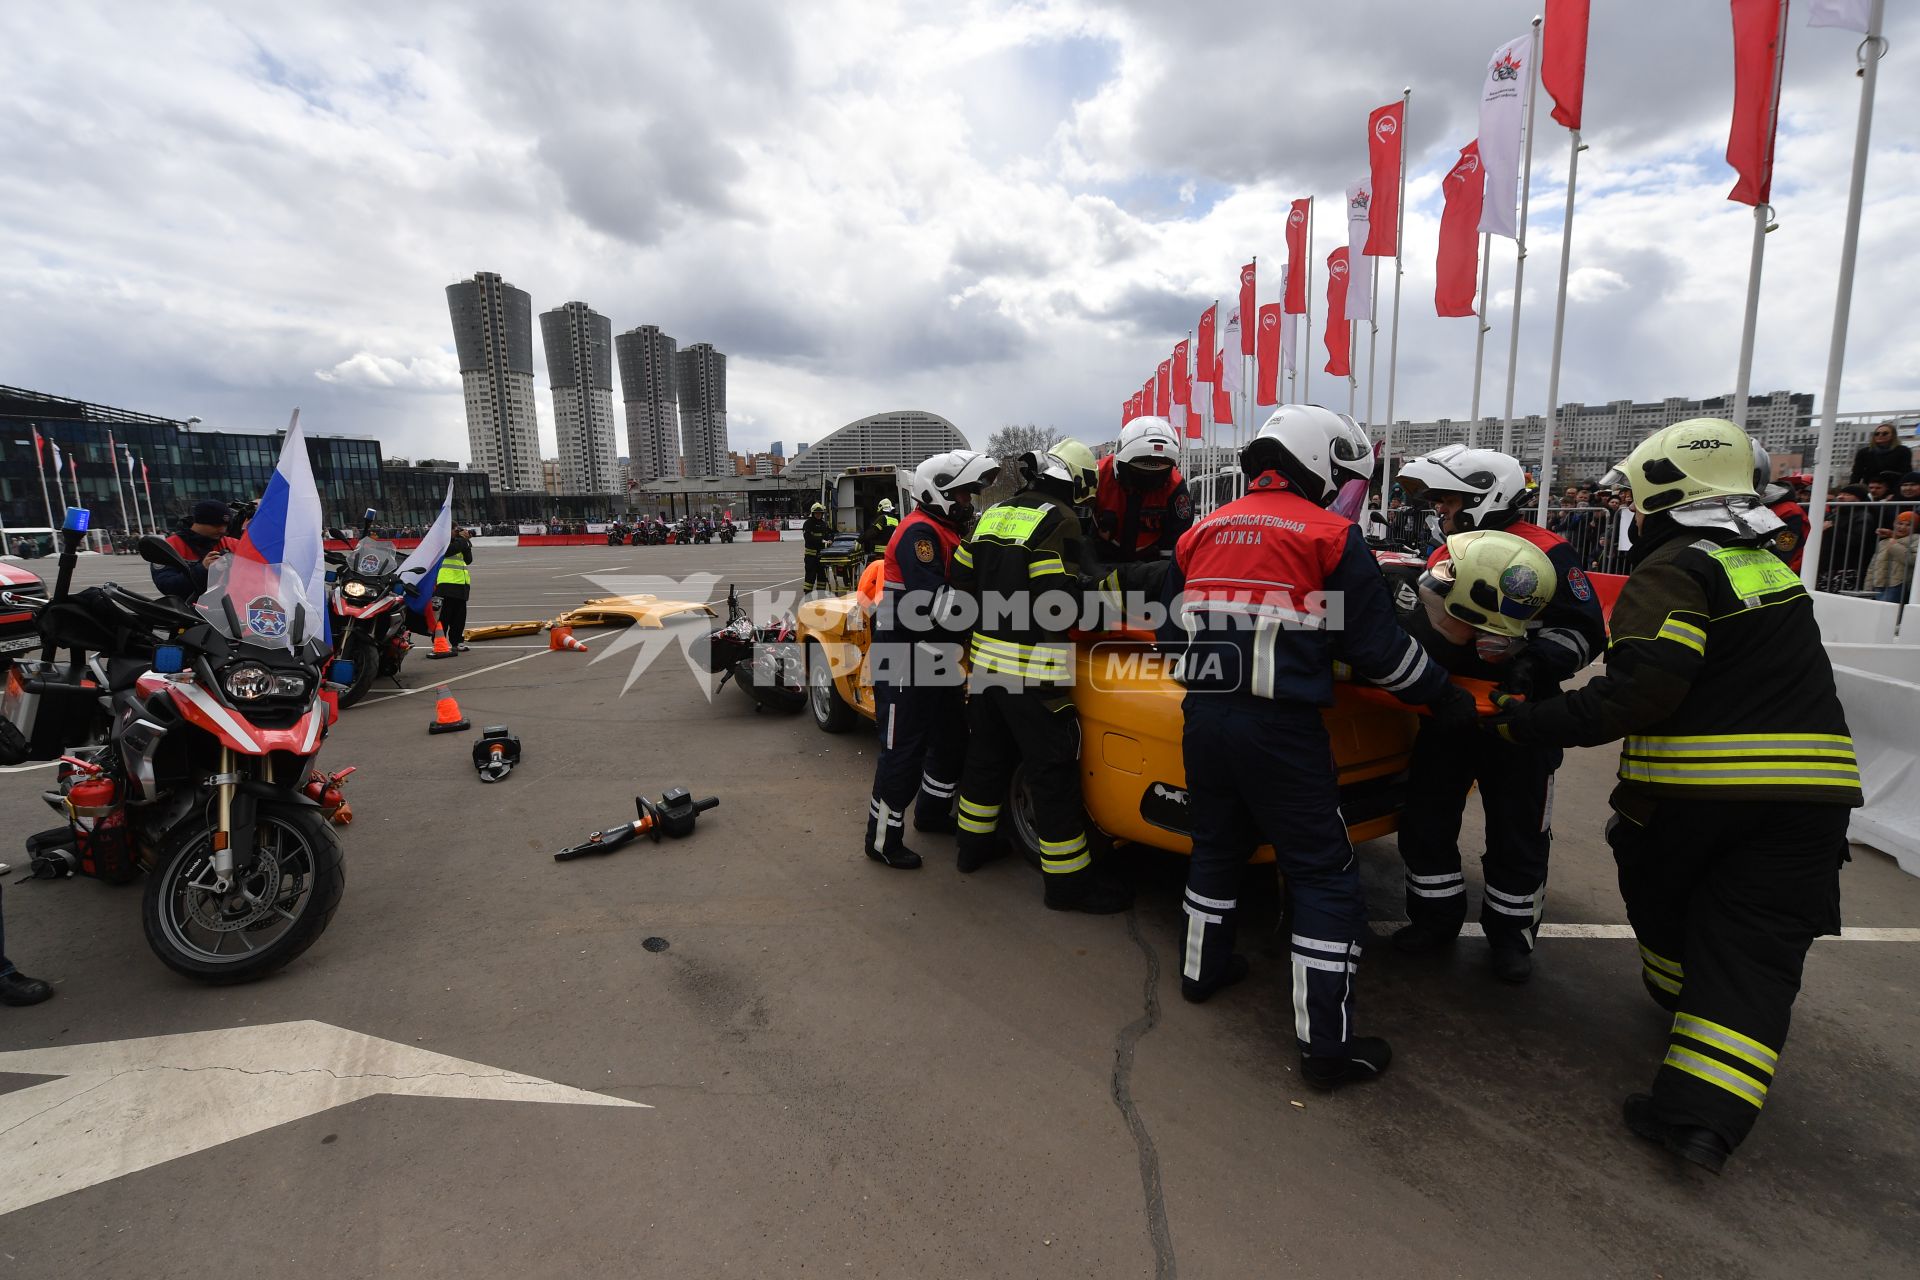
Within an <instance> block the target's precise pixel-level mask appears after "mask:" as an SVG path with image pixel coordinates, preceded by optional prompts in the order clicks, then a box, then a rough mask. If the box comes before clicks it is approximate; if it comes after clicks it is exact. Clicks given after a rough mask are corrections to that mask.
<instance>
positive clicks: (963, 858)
mask: <svg viewBox="0 0 1920 1280" xmlns="http://www.w3.org/2000/svg"><path fill="white" fill-rule="evenodd" d="M958 844H959V846H960V850H959V854H958V856H957V857H955V859H954V866H956V867H958V868H959V869H960V872H961V874H962V875H967V874H971V873H972V872H975V871H978V870H979V869H980V868H982V867H984V866H986V865H987V864H988V863H989V862H995V861H997V860H999V859H1000V858H1002V857H1005V856H1006V852H1007V842H1006V840H1005V839H1003V838H1002V837H1000V836H997V835H994V836H972V835H968V834H967V833H966V832H964V831H963V832H961V833H960V839H959V841H958Z"/></svg>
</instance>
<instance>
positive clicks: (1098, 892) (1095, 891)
mask: <svg viewBox="0 0 1920 1280" xmlns="http://www.w3.org/2000/svg"><path fill="white" fill-rule="evenodd" d="M1040 878H1041V879H1042V880H1044V881H1046V882H1047V897H1046V901H1047V910H1049V911H1084V912H1086V913H1087V914H1088V915H1090V916H1110V915H1114V914H1116V913H1118V912H1121V911H1125V910H1126V909H1127V908H1128V907H1131V906H1132V905H1133V890H1132V889H1130V888H1129V887H1127V886H1126V885H1124V884H1121V883H1120V882H1119V881H1118V880H1114V879H1111V878H1109V877H1108V876H1106V875H1105V874H1103V873H1100V872H1097V871H1095V870H1094V869H1093V868H1092V867H1087V868H1084V869H1083V870H1080V871H1069V872H1067V873H1066V874H1065V875H1047V874H1044V873H1043V874H1042V875H1041V877H1040Z"/></svg>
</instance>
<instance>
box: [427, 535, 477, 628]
mask: <svg viewBox="0 0 1920 1280" xmlns="http://www.w3.org/2000/svg"><path fill="white" fill-rule="evenodd" d="M472 592H473V539H471V538H469V537H467V535H466V531H465V530H462V529H455V530H454V531H453V540H452V541H451V542H449V543H447V554H446V557H445V558H444V559H442V560H441V561H440V576H439V577H437V578H435V579H434V582H433V594H434V595H436V596H438V597H439V599H440V606H439V617H440V625H441V626H443V627H445V628H446V629H447V643H448V644H450V645H452V646H453V648H454V652H456V653H465V652H466V651H467V597H468V596H469V595H471V594H472Z"/></svg>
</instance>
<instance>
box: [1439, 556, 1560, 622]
mask: <svg viewBox="0 0 1920 1280" xmlns="http://www.w3.org/2000/svg"><path fill="white" fill-rule="evenodd" d="M1421 585H1422V586H1424V587H1427V588H1429V589H1430V590H1432V591H1434V592H1436V593H1438V594H1439V596H1440V597H1441V599H1442V600H1443V601H1444V602H1445V608H1446V611H1447V616H1449V617H1452V618H1458V619H1459V620H1460V621H1462V622H1464V623H1466V624H1467V625H1468V626H1470V627H1473V628H1475V629H1477V630H1480V631H1487V632H1491V633H1492V634H1494V635H1500V636H1515V637H1517V636H1524V635H1525V634H1526V633H1527V624H1528V623H1529V622H1531V621H1533V620H1534V619H1535V618H1537V617H1539V616H1540V611H1541V610H1542V609H1545V608H1546V607H1547V605H1548V603H1549V602H1551V601H1552V599H1553V592H1554V588H1555V587H1556V586H1558V585H1559V575H1558V574H1557V573H1555V572H1554V568H1553V561H1551V560H1549V559H1547V553H1546V552H1544V551H1542V550H1541V549H1540V548H1538V547H1536V546H1534V545H1533V544H1532V543H1531V542H1528V541H1527V540H1526V539H1525V538H1522V537H1520V536H1519V535H1518V534H1513V533H1502V532H1500V531H1499V530H1497V529H1476V530H1474V531H1472V532H1470V533H1456V534H1454V535H1453V536H1452V537H1451V538H1448V539H1447V558H1446V559H1445V560H1442V561H1441V562H1440V563H1439V564H1437V565H1435V566H1433V568H1431V569H1429V570H1427V571H1426V573H1424V574H1423V575H1421Z"/></svg>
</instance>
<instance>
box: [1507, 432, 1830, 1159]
mask: <svg viewBox="0 0 1920 1280" xmlns="http://www.w3.org/2000/svg"><path fill="white" fill-rule="evenodd" d="M1621 466H1622V469H1623V470H1624V471H1625V473H1626V480H1627V483H1628V484H1629V485H1630V486H1632V488H1633V496H1634V506H1635V508H1636V509H1637V510H1638V512H1639V519H1640V530H1639V536H1638V538H1636V540H1635V542H1634V548H1633V550H1634V556H1635V558H1636V561H1637V563H1636V564H1635V565H1634V568H1633V572H1632V574H1631V575H1630V576H1629V577H1628V579H1627V584H1626V586H1625V588H1624V589H1623V590H1622V591H1621V593H1620V598H1619V600H1618V602H1617V603H1616V604H1615V605H1614V609H1613V617H1612V639H1611V643H1610V645H1609V647H1608V649H1607V668H1606V672H1605V674H1604V675H1601V676H1599V677H1597V678H1595V679H1593V680H1591V681H1590V682H1588V683H1587V684H1585V685H1583V686H1581V687H1580V688H1578V689H1575V690H1574V691H1572V692H1571V693H1568V694H1566V695H1564V696H1562V697H1558V698H1550V699H1547V700H1546V701H1543V702H1534V703H1524V704H1519V703H1516V704H1512V705H1510V706H1508V707H1507V709H1506V711H1505V713H1504V714H1503V716H1502V717H1500V718H1499V719H1498V720H1496V721H1495V722H1493V724H1492V727H1493V728H1494V729H1495V730H1497V732H1499V733H1500V735H1501V736H1502V737H1504V738H1506V739H1507V740H1509V741H1511V742H1519V743H1537V744H1540V745H1552V746H1560V747H1592V746H1599V745H1600V744H1601V743H1605V742H1614V741H1618V740H1621V739H1625V742H1624V745H1623V747H1622V749H1621V752H1620V781H1619V784H1618V785H1617V786H1616V787H1615V788H1614V790H1613V795H1612V798H1611V802H1612V805H1613V810H1614V817H1613V819H1612V821H1611V822H1609V823H1608V826H1607V840H1608V843H1610V844H1611V845H1612V846H1613V853H1614V861H1615V863H1616V864H1617V866H1618V868H1619V873H1620V893H1621V896H1622V897H1623V898H1625V899H1626V906H1627V919H1628V921H1629V922H1630V923H1631V924H1632V925H1633V932H1634V935H1635V937H1637V938H1638V939H1639V942H1640V958H1641V962H1642V965H1641V978H1642V981H1643V982H1644V983H1645V984H1646V988H1647V994H1648V995H1650V996H1652V997H1653V999H1654V1000H1655V1001H1656V1002H1657V1003H1658V1004H1660V1005H1661V1006H1662V1007H1663V1008H1666V1009H1669V1010H1671V1011H1672V1012H1673V1025H1672V1029H1671V1031H1670V1033H1669V1035H1668V1038H1667V1052H1666V1057H1665V1059H1664V1060H1663V1061H1662V1063H1661V1064H1660V1067H1659V1070H1658V1071H1657V1073H1656V1074H1655V1076H1654V1081H1653V1090H1652V1092H1651V1093H1645V1094H1635V1095H1633V1096H1632V1097H1629V1098H1628V1099H1627V1101H1626V1107H1625V1115H1626V1122H1627V1127H1628V1128H1630V1129H1632V1130H1633V1132H1634V1133H1636V1134H1638V1135H1640V1136H1641V1137H1643V1138H1646V1139H1649V1140H1650V1141H1654V1142H1658V1143H1660V1144H1661V1145H1663V1146H1664V1147H1666V1149H1667V1150H1668V1151H1670V1152H1672V1153H1673V1154H1675V1155H1678V1156H1680V1157H1682V1158H1684V1159H1686V1160H1690V1161H1692V1162H1693V1163H1695V1164H1698V1165H1702V1166H1704V1167H1705V1168H1708V1169H1711V1170H1713V1171H1714V1172H1716V1173H1717V1172H1719V1171H1720V1168H1721V1166H1722V1165H1724V1164H1725V1163H1726V1160H1727V1157H1728V1156H1729V1155H1731V1154H1732V1153H1733V1149H1734V1148H1735V1147H1737V1146H1739V1145H1740V1142H1741V1140H1742V1139H1744V1138H1745V1137H1746V1136H1747V1134H1748V1133H1749V1132H1750V1131H1751V1130H1752V1128H1753V1125H1754V1122H1755V1121H1756V1120H1758V1119H1759V1118H1760V1109H1761V1107H1762V1106H1763V1105H1765V1103H1766V1100H1767V1093H1768V1090H1769V1088H1770V1087H1771V1086H1772V1084H1773V1077H1774V1070H1775V1068H1776V1067H1777V1065H1778V1063H1779V1057H1780V1053H1781V1051H1782V1050H1783V1049H1784V1047H1785V1045H1786V1038H1787V1025H1788V1022H1789V1020H1790V1019H1791V1016H1792V1013H1793V1004H1794V998H1795V997H1796V996H1797V995H1798V994H1799V991H1800V971H1801V967H1802V965H1803V964H1804V963H1805V960H1806V955H1807V948H1808V947H1809V946H1811V945H1812V943H1813V940H1814V938H1816V937H1818V936H1819V935H1821V934H1830V933H1838V932H1839V931H1840V865H1841V863H1842V862H1844V861H1845V860H1846V857H1847V821H1848V811H1849V809H1851V808H1853V807H1854V806H1857V805H1859V804H1860V803H1861V791H1860V768H1859V764H1858V761H1857V760H1856V758H1855V756H1854V748H1853V739H1852V738H1851V736H1850V735H1849V733H1848V730H1847V719H1846V714H1845V712H1844V711H1843V710H1842V708H1841V705H1840V698H1839V695H1838V693H1837V691H1836V690H1835V686H1834V679H1833V667H1832V665H1831V664H1830V662H1829V661H1828V658H1827V652H1826V648H1825V647H1824V645H1823V644H1822V643H1821V639H1820V627H1819V624H1818V623H1817V622H1816V621H1815V619H1814V613H1813V601H1812V599H1811V597H1810V596H1809V595H1808V594H1807V591H1806V589H1805V588H1804V587H1803V586H1802V585H1801V583H1800V579H1799V577H1798V576H1797V575H1795V574H1794V572H1793V571H1792V570H1791V569H1789V568H1787V566H1786V565H1784V564H1782V563H1781V562H1780V560H1779V559H1778V558H1777V557H1776V556H1775V555H1774V554H1773V553H1772V552H1771V551H1770V550H1768V549H1767V547H1768V543H1769V541H1770V540H1771V539H1772V537H1773V535H1774V533H1775V532H1776V531H1777V529H1778V527H1779V520H1778V518H1777V517H1775V516H1773V514H1772V513H1770V512H1769V511H1767V510H1766V509H1765V508H1764V507H1762V506H1760V505H1759V501H1758V498H1757V496H1756V495H1755V494H1754V491H1753V466H1752V451H1751V445H1750V444H1749V442H1748V439H1747V436H1746V433H1744V432H1743V431H1741V430H1740V429H1739V428H1738V427H1736V426H1734V425H1733V424H1732V423H1731V422H1723V421H1719V420H1717V419H1707V418H1702V419H1695V420H1693V421H1690V422H1681V423H1676V424H1675V425H1673V426H1671V427H1668V428H1666V429H1665V430H1663V431H1658V432H1655V433H1654V434H1653V435H1651V436H1649V437H1648V438H1647V439H1646V440H1645V441H1644V442H1643V443H1642V444H1641V445H1640V447H1639V448H1637V449H1635V450H1634V451H1633V453H1632V454H1631V455H1629V456H1628V458H1627V460H1626V461H1625V462H1624V463H1622V464H1621Z"/></svg>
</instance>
